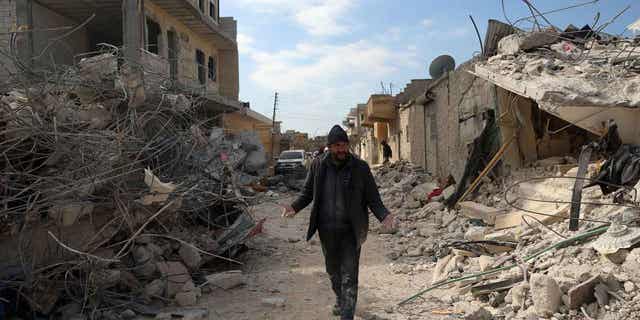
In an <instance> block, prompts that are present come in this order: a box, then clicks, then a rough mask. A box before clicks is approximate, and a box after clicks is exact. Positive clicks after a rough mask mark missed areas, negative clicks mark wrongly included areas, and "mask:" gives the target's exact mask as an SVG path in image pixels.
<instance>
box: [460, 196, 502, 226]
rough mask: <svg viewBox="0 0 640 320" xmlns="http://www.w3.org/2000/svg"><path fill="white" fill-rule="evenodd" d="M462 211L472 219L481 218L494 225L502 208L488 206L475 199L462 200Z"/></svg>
mask: <svg viewBox="0 0 640 320" xmlns="http://www.w3.org/2000/svg"><path fill="white" fill-rule="evenodd" d="M459 205H460V212H461V213H462V214H463V215H464V216H466V217H467V218H471V219H480V220H482V221H484V223H486V224H488V225H493V224H494V223H495V221H496V214H497V213H498V212H500V211H501V210H498V209H496V208H491V207H487V206H485V205H483V204H480V203H477V202H473V201H463V202H460V204H459Z"/></svg>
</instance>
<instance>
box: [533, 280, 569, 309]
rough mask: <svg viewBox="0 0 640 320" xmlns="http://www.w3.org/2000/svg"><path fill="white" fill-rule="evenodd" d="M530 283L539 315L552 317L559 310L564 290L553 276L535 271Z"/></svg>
mask: <svg viewBox="0 0 640 320" xmlns="http://www.w3.org/2000/svg"><path fill="white" fill-rule="evenodd" d="M529 285H530V286H531V297H532V299H533V306H534V310H535V312H536V314H537V315H538V316H540V317H550V316H552V315H553V314H554V313H556V312H557V311H558V309H559V308H560V303H561V302H562V291H561V290H560V287H559V286H558V284H557V283H556V281H555V280H554V279H553V278H552V277H550V276H547V275H543V274H538V273H534V274H532V275H531V280H530V281H529Z"/></svg>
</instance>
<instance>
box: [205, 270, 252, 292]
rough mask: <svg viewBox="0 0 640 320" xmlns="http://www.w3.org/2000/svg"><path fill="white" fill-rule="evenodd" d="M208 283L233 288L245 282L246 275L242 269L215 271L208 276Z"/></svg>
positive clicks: (226, 288) (227, 288)
mask: <svg viewBox="0 0 640 320" xmlns="http://www.w3.org/2000/svg"><path fill="white" fill-rule="evenodd" d="M206 279H207V283H208V284H210V285H212V286H214V287H217V288H222V289H224V290H229V289H233V288H236V287H239V286H241V285H243V284H245V276H244V274H242V271H240V270H231V271H226V272H220V273H214V274H210V275H208V276H206Z"/></svg>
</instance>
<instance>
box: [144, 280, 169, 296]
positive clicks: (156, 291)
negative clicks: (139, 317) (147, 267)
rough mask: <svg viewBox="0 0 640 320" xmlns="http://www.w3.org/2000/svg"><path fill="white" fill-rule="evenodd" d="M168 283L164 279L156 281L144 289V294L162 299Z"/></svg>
mask: <svg viewBox="0 0 640 320" xmlns="http://www.w3.org/2000/svg"><path fill="white" fill-rule="evenodd" d="M166 287H167V283H166V282H165V281H164V280H162V279H156V280H153V281H151V282H150V283H148V284H147V285H146V286H145V287H144V293H145V294H146V295H147V296H149V297H162V296H164V290H165V288H166Z"/></svg>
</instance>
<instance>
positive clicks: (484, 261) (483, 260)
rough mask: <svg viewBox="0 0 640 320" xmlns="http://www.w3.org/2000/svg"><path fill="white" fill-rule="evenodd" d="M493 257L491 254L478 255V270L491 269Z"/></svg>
mask: <svg viewBox="0 0 640 320" xmlns="http://www.w3.org/2000/svg"><path fill="white" fill-rule="evenodd" d="M494 262H495V259H494V258H493V257H491V256H480V257H479V258H478V263H479V264H480V271H483V272H484V271H487V270H489V269H491V267H492V266H493V263H494Z"/></svg>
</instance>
